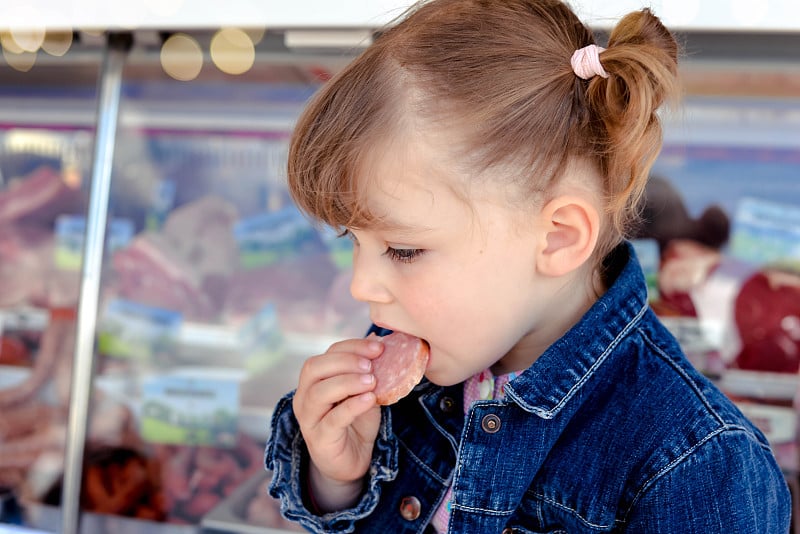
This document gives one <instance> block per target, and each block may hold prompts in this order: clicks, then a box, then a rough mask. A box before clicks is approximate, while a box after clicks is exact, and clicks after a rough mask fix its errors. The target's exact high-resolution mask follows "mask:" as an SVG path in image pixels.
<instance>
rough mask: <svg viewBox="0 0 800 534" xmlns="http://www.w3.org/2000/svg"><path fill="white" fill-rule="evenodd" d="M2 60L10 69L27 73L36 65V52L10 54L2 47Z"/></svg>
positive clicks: (10, 52)
mask: <svg viewBox="0 0 800 534" xmlns="http://www.w3.org/2000/svg"><path fill="white" fill-rule="evenodd" d="M3 58H4V59H5V60H6V63H8V66H9V67H11V68H12V69H15V70H18V71H21V72H28V71H29V70H31V69H32V68H33V65H34V64H35V63H36V52H25V51H23V52H19V53H17V52H12V51H10V50H9V49H7V48H6V47H5V46H3Z"/></svg>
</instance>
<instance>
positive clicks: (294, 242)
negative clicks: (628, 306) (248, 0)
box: [0, 30, 800, 533]
mask: <svg viewBox="0 0 800 534" xmlns="http://www.w3.org/2000/svg"><path fill="white" fill-rule="evenodd" d="M114 35H116V34H114ZM126 35H127V37H128V38H130V42H129V43H128V44H127V45H125V44H124V42H123V46H120V47H119V48H117V50H116V51H117V56H116V57H117V61H118V63H117V67H118V68H119V69H120V71H119V79H118V84H119V85H118V86H117V88H118V92H117V93H116V97H117V98H116V100H114V98H113V97H114V96H115V95H114V94H113V91H111V93H112V94H111V95H110V96H111V98H110V102H111V104H110V105H107V104H103V102H106V100H104V95H107V94H108V93H104V91H109V86H108V85H104V84H103V81H104V79H106V76H107V62H108V48H109V47H111V45H112V42H111V41H112V40H111V37H112V35H111V34H105V35H102V36H99V37H98V36H96V37H94V38H91V36H90V38H87V39H85V40H84V41H85V42H83V43H76V44H75V45H74V48H73V49H72V50H70V52H68V53H67V54H65V55H64V56H62V57H59V58H51V59H47V60H46V61H42V62H41V63H40V64H38V65H34V66H33V67H32V68H31V69H30V70H29V71H28V72H18V71H13V70H11V69H9V67H8V66H5V65H4V66H1V67H0V117H3V118H2V119H0V222H2V223H3V224H2V225H0V261H1V263H0V313H2V315H1V316H0V319H2V321H0V328H1V330H0V334H2V350H0V364H1V365H2V367H0V409H2V412H3V414H4V415H3V418H2V419H0V486H2V490H0V495H2V503H3V508H2V516H0V523H5V524H7V525H12V524H14V525H20V526H22V527H24V528H25V529H28V530H30V531H32V530H33V529H40V530H43V531H49V532H52V531H64V532H77V530H76V529H77V528H78V519H79V529H80V531H81V532H165V533H169V532H174V533H189V532H208V533H212V532H213V533H217V532H243V533H244V532H265V533H268V532H291V531H293V530H296V527H295V526H293V525H291V524H289V523H287V522H285V521H284V520H283V519H281V518H280V515H279V513H278V510H277V504H276V503H275V502H274V501H273V500H272V499H271V498H269V497H268V496H267V494H266V490H265V486H266V483H267V481H268V476H269V474H268V473H266V472H265V471H264V465H263V449H264V445H265V442H266V440H267V439H268V424H269V418H270V415H271V408H272V406H273V405H274V404H275V403H276V401H277V400H278V399H279V398H280V397H281V396H282V395H283V394H284V393H285V392H287V391H288V390H290V389H291V388H292V387H293V386H294V384H296V377H297V374H298V372H299V369H300V366H301V365H302V362H303V360H304V359H305V358H306V357H308V356H309V355H312V354H315V353H318V352H321V351H324V350H325V349H326V348H327V346H328V345H329V344H330V343H331V342H332V341H335V340H337V339H340V338H343V337H351V336H360V335H363V334H364V333H365V331H366V329H367V327H368V326H369V315H368V310H367V309H366V308H365V306H364V305H362V304H359V303H357V302H355V301H353V299H352V297H350V295H349V287H348V286H349V277H350V276H349V275H350V273H349V269H350V264H349V261H350V260H349V254H350V248H349V247H350V244H349V241H348V240H346V239H344V240H343V239H339V238H337V236H336V235H335V234H334V233H332V232H331V231H329V230H326V229H325V228H320V227H317V226H315V225H313V224H311V223H310V222H309V221H308V220H307V219H305V218H304V217H303V216H302V215H301V214H300V213H299V212H298V211H297V210H296V209H295V208H294V206H293V205H292V202H291V200H290V198H289V196H288V194H287V191H286V188H285V186H284V183H283V181H284V163H285V158H286V151H287V147H288V139H289V136H290V134H291V129H292V126H293V123H294V120H295V119H296V117H297V115H298V113H299V112H300V111H301V109H302V107H303V106H304V104H305V102H306V101H307V99H308V98H309V97H310V96H311V95H312V94H313V93H314V91H315V90H316V89H317V88H318V87H319V86H320V84H322V83H324V82H325V80H326V79H328V78H329V77H330V76H332V75H333V74H335V72H336V71H337V70H338V69H340V68H341V67H342V66H343V65H344V64H346V62H347V61H348V59H349V58H350V57H352V56H353V54H355V53H357V52H358V49H357V48H348V49H341V48H337V49H333V48H327V49H303V50H302V51H299V50H293V49H291V48H290V47H287V46H286V44H285V41H284V35H283V34H282V32H281V31H277V30H271V31H268V32H266V34H264V35H263V37H261V41H259V42H258V43H257V44H256V45H255V46H254V56H253V62H252V65H251V66H250V68H249V69H247V70H245V71H244V72H242V73H241V74H236V75H234V74H230V73H227V72H223V71H222V70H220V68H218V66H217V65H216V64H215V63H214V60H213V58H212V57H211V56H210V54H205V55H203V56H202V57H201V62H200V63H199V68H196V69H195V71H193V73H194V77H193V78H192V79H191V80H186V81H184V80H181V79H180V77H181V76H182V75H181V74H177V75H176V74H175V73H174V72H173V75H172V76H171V75H170V74H168V71H167V69H166V68H165V66H164V65H163V63H162V59H161V46H162V44H163V43H164V42H166V41H167V40H168V39H169V37H170V36H173V35H175V33H174V32H171V31H169V32H168V31H164V32H161V33H157V34H155V35H154V32H151V31H144V30H143V31H134V32H132V33H130V34H126ZM186 35H190V36H191V37H192V39H194V41H193V42H195V43H197V44H198V46H200V47H201V48H203V47H206V49H207V47H208V46H209V43H210V42H211V40H212V39H213V37H214V35H215V32H214V31H210V30H209V31H205V30H195V31H193V32H187V34H186ZM118 37H119V36H118V35H117V37H116V38H118ZM704 39H709V40H710V41H711V42H714V39H715V36H705V37H704ZM123 41H124V39H123ZM687 41H688V43H689V44H690V45H693V46H696V47H699V48H700V49H702V47H703V44H704V43H705V42H706V41H704V40H702V39H699V38H698V37H697V36H689V37H687ZM115 43H116V44H117V45H119V41H115ZM779 44H780V42H779V41H773V42H772V45H771V48H770V47H766V48H765V49H766V50H776V49H778V48H779ZM780 46H781V47H783V45H782V44H780ZM195 67H197V66H195ZM683 69H684V72H683V75H684V83H685V85H686V87H687V96H686V99H685V101H684V102H683V103H682V106H683V110H684V111H683V112H682V113H678V114H676V115H670V116H668V117H666V118H665V126H666V138H665V141H666V142H665V148H664V151H663V153H662V156H661V157H660V158H659V160H658V161H657V163H656V166H655V167H654V180H653V182H652V183H653V184H655V185H654V186H653V187H652V188H651V189H649V190H648V198H647V199H646V200H647V201H648V203H649V206H650V207H654V208H657V209H656V211H654V212H653V213H655V214H656V215H657V216H661V217H665V215H663V214H664V213H665V212H664V211H663V210H666V209H669V210H671V211H669V213H670V215H669V217H668V220H669V222H670V224H668V225H667V226H668V229H669V230H670V231H671V232H673V234H664V233H659V232H660V230H658V231H657V229H656V225H655V222H656V219H657V216H656V215H654V216H653V218H652V219H651V220H649V222H650V226H649V227H648V228H645V229H643V230H642V233H641V236H640V237H641V239H640V240H638V241H637V246H638V247H639V249H640V251H642V252H641V253H640V255H641V257H642V259H643V263H648V261H649V267H650V271H651V275H652V277H651V278H652V288H653V291H654V294H653V299H652V302H653V306H654V308H656V309H657V310H658V311H659V313H661V314H662V317H663V318H664V319H665V321H666V322H667V323H668V324H669V325H670V326H671V328H672V329H673V331H674V332H675V333H676V335H677V336H678V338H679V339H680V340H681V342H682V343H683V344H684V345H685V347H686V348H687V351H688V352H689V353H690V356H691V357H692V358H693V361H694V363H695V364H696V365H697V366H698V367H700V368H701V369H702V370H703V371H704V372H706V373H707V374H708V375H709V376H710V377H712V378H713V379H714V380H716V381H718V383H720V384H721V385H722V386H723V387H725V388H726V391H727V392H729V394H730V395H731V396H734V397H735V398H736V399H737V400H738V401H740V402H741V405H742V406H743V409H744V410H746V413H748V414H749V415H750V416H751V418H752V419H753V420H754V421H756V422H757V423H758V424H759V426H761V427H762V429H764V430H765V432H766V433H767V435H768V437H769V438H770V439H771V442H772V443H773V445H774V448H775V450H776V454H777V456H778V457H779V460H780V461H781V464H782V466H783V467H784V469H785V470H786V473H787V479H788V480H789V481H790V483H791V484H793V486H792V487H793V488H794V487H795V485H796V478H797V449H796V447H795V443H796V436H795V431H794V428H795V424H796V416H795V414H796V409H795V407H794V406H793V404H792V403H793V402H794V398H795V396H796V391H797V366H795V367H793V368H791V369H790V370H791V371H792V372H786V369H785V368H781V372H776V370H775V369H772V368H769V367H768V366H767V364H765V363H764V362H768V361H769V357H764V358H761V356H762V355H763V354H765V352H764V350H763V347H764V345H761V347H762V350H759V351H757V352H756V354H757V355H758V356H759V357H758V358H756V363H755V364H753V365H750V366H749V367H748V366H747V365H741V363H742V362H744V359H741V360H740V358H739V356H740V352H741V347H740V348H738V349H737V348H736V347H731V346H729V345H730V344H729V343H728V342H729V341H730V340H731V339H735V340H738V341H739V344H740V345H741V344H742V343H741V341H742V339H744V338H746V334H745V335H743V331H735V329H736V327H737V325H736V323H735V321H734V322H731V317H730V315H731V313H732V311H733V310H735V308H736V304H735V301H736V298H737V297H738V296H739V293H740V292H741V291H742V290H743V288H745V282H747V281H748V280H749V278H748V277H746V276H745V275H746V274H754V273H755V272H757V271H760V270H762V269H766V268H767V267H770V268H771V267H774V266H775V264H776V262H777V263H781V262H782V263H781V265H785V264H786V263H787V262H786V261H784V260H786V259H787V258H788V260H789V261H788V263H790V264H791V263H792V262H793V261H797V260H798V256H797V255H796V252H792V249H791V244H792V243H794V244H795V245H796V243H798V242H800V237H798V235H797V233H796V230H797V226H791V225H780V224H778V225H777V226H779V227H780V230H781V232H782V233H779V234H780V235H778V233H776V232H775V231H774V230H775V228H774V226H775V225H773V228H772V230H773V232H772V233H769V232H766V233H765V230H764V228H763V227H761V226H754V225H753V224H752V223H751V221H752V219H753V218H754V217H753V214H754V213H755V214H758V217H755V219H756V220H758V221H765V220H775V221H790V220H797V219H793V217H795V215H794V214H796V210H797V209H798V208H797V206H800V192H799V191H800V190H799V189H798V188H797V187H796V184H795V181H796V178H797V176H798V175H800V138H798V134H797V132H798V131H800V129H798V128H797V125H798V123H800V98H798V97H797V96H796V93H790V92H786V91H785V90H784V89H783V88H785V87H787V86H788V87H792V86H800V67H798V65H796V64H795V63H792V62H791V60H787V59H786V58H783V57H778V58H777V59H774V58H773V60H772V63H758V62H756V61H754V60H748V61H736V60H730V59H727V58H722V59H720V58H718V57H714V56H713V54H712V57H707V56H704V55H702V54H696V55H694V56H693V57H688V58H687V61H685V62H684V67H683ZM749 72H760V73H761V74H762V75H761V77H760V78H757V79H756V80H755V81H753V78H752V77H747V78H746V79H747V80H748V81H747V84H738V85H736V87H737V88H739V90H738V91H737V94H735V95H734V94H732V91H731V92H730V93H729V92H727V90H728V89H730V85H728V84H727V83H723V82H721V80H730V79H734V80H735V79H737V78H736V76H737V73H738V75H739V76H740V77H742V76H746V73H749ZM743 73H744V74H743ZM173 76H177V77H178V79H176V78H175V77H173ZM775 76H782V78H781V79H782V80H783V83H782V84H779V86H776V85H775V84H774V83H773V81H772V80H774V79H775V78H774V77H775ZM187 77H188V76H187ZM743 85H746V86H747V90H746V91H744V90H741V87H742V86H743ZM112 89H113V88H112ZM109 107H113V108H114V109H113V110H111V111H112V113H110V117H109V113H108V112H109V111H110V110H109V109H108V108H109ZM109 119H110V123H104V121H105V120H109ZM103 125H105V126H106V128H107V129H106V130H105V131H104V130H103ZM109 125H111V126H109ZM108 130H110V132H109V131H108ZM103 133H105V136H106V137H103V139H101V134H103ZM103 143H105V144H103ZM103 147H105V149H106V152H102V151H101V149H102V148H103ZM103 155H105V156H106V157H107V160H105V161H100V160H101V159H102V158H100V156H103ZM103 163H104V164H105V165H106V166H107V174H105V175H104V174H103V173H102V172H99V171H98V165H99V164H103ZM100 166H101V167H102V165H100ZM100 170H102V169H100ZM103 180H107V181H106V182H105V189H103V187H102V185H103V183H104V182H103ZM104 195H105V196H104ZM98 198H100V199H104V200H103V201H102V202H99V205H98ZM776 206H777V207H776ZM659 210H661V211H659ZM709 212H710V213H712V215H711V216H709V215H707V214H708V213H709ZM765 213H769V214H771V215H770V217H771V218H765V216H764V215H763V214H765ZM704 214H705V215H704ZM714 214H716V215H714ZM715 217H716V218H715ZM677 220H681V221H682V223H683V224H680V225H679V224H676V223H675V221H677ZM720 221H722V222H720ZM776 224H777V223H776ZM793 232H794V233H793ZM96 235H99V236H100V240H99V243H98V242H96V240H95V241H93V239H94V237H96ZM753 236H757V237H756V238H754V237H753ZM765 236H767V237H771V239H767V238H766V237H765ZM795 238H796V240H795ZM659 240H660V241H659ZM754 242H755V245H754V244H753V243H754ZM770 243H777V244H774V245H772V248H769V249H767V248H765V247H764V246H756V245H769V244H770ZM787 243H788V244H789V245H787ZM787 246H788V249H787ZM775 250H778V251H779V252H770V251H775ZM787 250H788V252H787ZM770 254H772V255H770ZM775 254H778V256H777V257H776V256H775ZM89 260H92V261H94V262H96V265H97V267H98V271H97V272H96V273H94V271H92V270H91V269H88V270H87V263H90V262H89ZM782 272H785V271H782ZM675 273H677V275H676V274H675ZM94 274H96V275H97V277H96V279H95V278H94V276H93V275H94ZM781 280H784V281H785V280H787V278H786V277H784V278H782V279H781ZM790 281H791V280H790ZM787 287H788V286H787ZM93 288H94V292H92V289H93ZM659 291H660V292H659ZM771 298H772V297H768V299H767V300H766V301H762V302H767V304H766V305H767V306H769V305H770V304H769V303H771V302H775V301H773V300H770V299H771ZM776 298H777V297H776ZM789 304H791V302H790V303H789ZM714 305H716V306H714ZM87 306H88V307H87ZM752 306H753V305H749V306H745V307H747V308H752ZM87 316H88V318H87ZM787 317H788V318H789V319H788V320H787V319H786V318H787ZM792 317H794V318H795V319H797V317H800V311H794V310H793V309H789V310H788V311H786V312H785V313H783V314H781V315H780V316H779V317H778V322H779V325H778V326H779V327H780V328H782V329H783V330H781V331H782V332H784V333H787V332H788V334H787V336H788V337H786V339H787V340H788V342H786V341H785V342H780V343H777V347H778V348H780V347H783V348H786V347H789V345H787V343H795V344H797V342H798V340H800V336H795V337H792V336H793V335H794V334H793V333H796V331H797V330H796V329H795V328H794V326H793V324H794V323H792V319H791V318H792ZM763 320H767V319H763ZM769 320H773V319H769ZM781 321H783V322H784V323H786V324H785V325H781ZM786 321H788V322H786ZM787 325H788V326H787ZM87 328H88V329H89V330H90V332H89V334H90V339H89V344H88V345H84V346H83V347H84V348H83V349H82V348H81V347H82V346H81V345H80V343H81V341H80V338H81V334H84V333H85V332H86V330H87ZM731 329H734V331H732V330H731ZM748 331H753V328H750V329H749V330H748ZM82 350H83V351H84V352H86V351H87V350H88V352H86V354H87V355H88V357H89V361H88V363H89V365H88V366H87V365H86V363H87V361H86V360H85V358H84V359H82V356H81V353H82ZM770 350H773V352H772V353H770V354H777V352H775V351H777V350H778V349H770ZM786 350H788V351H791V350H792V349H791V347H790V348H788V349H786ZM737 351H738V352H737ZM748 361H752V358H751V359H750V360H748ZM76 362H77V363H76ZM76 366H77V367H78V368H80V369H83V370H84V371H86V370H88V371H89V375H86V376H78V377H76V376H74V375H73V372H72V369H73V368H74V367H76ZM84 383H86V384H90V385H91V389H87V391H75V390H74V389H73V390H71V386H74V385H75V384H84ZM84 394H85V395H86V396H85V397H81V395H84ZM76 399H78V402H76ZM80 399H83V400H82V401H81V400H80ZM747 410H750V411H749V412H747ZM74 420H79V421H80V420H83V423H84V424H85V428H84V427H83V426H81V425H80V424H78V425H77V426H76V425H75V423H74V422H73V421H74ZM70 425H72V427H71V428H72V430H73V431H75V430H77V431H78V433H79V434H80V439H78V437H76V436H75V435H72V434H70V433H69V432H68V428H70ZM70 451H71V452H70ZM76 457H77V459H78V462H75V458H76ZM0 531H2V525H0Z"/></svg>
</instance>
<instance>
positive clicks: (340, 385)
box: [295, 373, 375, 425]
mask: <svg viewBox="0 0 800 534" xmlns="http://www.w3.org/2000/svg"><path fill="white" fill-rule="evenodd" d="M373 388H375V377H374V376H373V375H372V374H371V373H349V374H344V375H337V376H334V377H331V378H328V379H326V380H322V381H319V382H316V383H314V384H313V385H312V386H310V387H309V388H308V389H307V390H306V391H301V392H300V394H299V395H298V394H295V415H296V416H297V417H298V420H300V419H302V420H304V421H306V422H307V423H310V424H312V425H313V424H316V422H318V421H319V420H321V419H322V418H323V417H325V416H326V414H327V413H328V412H329V411H330V410H331V409H332V408H333V407H334V406H336V405H338V404H340V403H342V402H344V401H345V400H347V399H348V398H350V397H353V396H356V395H360V394H362V393H365V392H368V391H372V389H373Z"/></svg>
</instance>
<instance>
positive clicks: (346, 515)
mask: <svg viewBox="0 0 800 534" xmlns="http://www.w3.org/2000/svg"><path fill="white" fill-rule="evenodd" d="M293 397H294V392H291V393H289V394H287V395H286V396H284V397H283V398H282V399H281V400H280V401H279V402H278V404H277V406H276V407H275V412H274V413H273V416H272V429H271V434H270V438H269V441H268V443H267V449H266V453H265V464H266V467H267V469H268V470H271V471H272V480H271V481H270V484H269V493H270V495H272V496H273V497H275V498H276V499H280V503H281V505H280V507H281V514H282V515H283V516H284V517H285V518H286V519H288V520H289V521H295V522H297V523H300V525H302V526H303V528H305V529H306V530H308V531H309V532H320V533H321V532H324V533H339V532H341V533H351V532H354V531H355V522H356V521H358V520H360V519H363V518H365V517H367V516H368V515H369V514H370V513H372V511H373V510H374V509H375V507H376V506H377V505H378V500H379V498H380V483H381V482H383V481H388V480H394V478H395V477H396V476H397V454H398V445H397V439H396V438H395V437H394V436H393V435H392V434H391V413H390V411H389V410H388V409H387V408H383V412H382V417H381V426H380V430H379V431H378V439H377V440H376V442H375V447H374V448H373V450H372V463H371V465H370V469H369V481H368V483H367V488H366V491H365V492H364V495H362V497H361V499H360V501H359V502H358V503H356V505H355V506H354V507H353V508H348V509H346V510H340V511H336V512H330V513H326V514H324V515H316V514H315V513H314V512H312V511H310V510H308V509H307V508H306V507H305V504H304V502H303V487H304V484H305V480H304V479H303V478H302V477H303V473H302V472H301V465H303V461H304V458H307V456H308V452H307V449H306V446H305V442H304V441H303V436H302V434H301V433H300V427H299V425H298V424H297V419H295V417H294V412H293V410H292V398H293Z"/></svg>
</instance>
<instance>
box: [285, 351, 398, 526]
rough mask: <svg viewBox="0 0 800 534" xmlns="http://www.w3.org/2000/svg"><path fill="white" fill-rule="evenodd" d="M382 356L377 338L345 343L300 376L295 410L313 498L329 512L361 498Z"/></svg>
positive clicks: (375, 423)
mask: <svg viewBox="0 0 800 534" xmlns="http://www.w3.org/2000/svg"><path fill="white" fill-rule="evenodd" d="M382 351H383V344H382V343H381V342H380V341H378V340H377V338H375V337H370V338H367V339H349V340H345V341H340V342H338V343H335V344H333V345H331V346H330V348H328V350H327V352H325V354H321V355H319V356H313V357H311V358H309V359H308V360H306V362H305V364H304V365H303V368H302V370H301V371H300V380H299V382H298V386H297V390H296V391H295V395H294V399H293V401H292V406H293V408H294V414H295V417H296V418H297V421H298V423H299V425H300V431H301V432H302V434H303V438H304V439H305V442H306V445H307V447H308V452H309V455H310V456H311V466H310V470H309V475H310V476H311V483H312V488H311V489H312V493H313V495H314V499H315V501H316V503H317V505H318V506H320V507H321V508H324V509H326V510H334V509H341V508H344V507H346V506H348V505H350V504H352V503H353V502H354V501H355V500H356V499H357V498H358V495H359V494H360V492H361V489H362V481H363V478H364V475H366V473H367V470H368V469H369V464H370V461H371V459H372V448H373V445H374V443H375V439H376V438H377V435H378V429H379V426H380V420H381V412H380V406H378V405H377V404H376V400H375V395H374V393H372V390H373V389H374V388H375V377H374V376H373V375H372V372H371V371H372V360H373V359H375V358H376V357H378V356H379V355H380V354H381V352H382Z"/></svg>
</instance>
